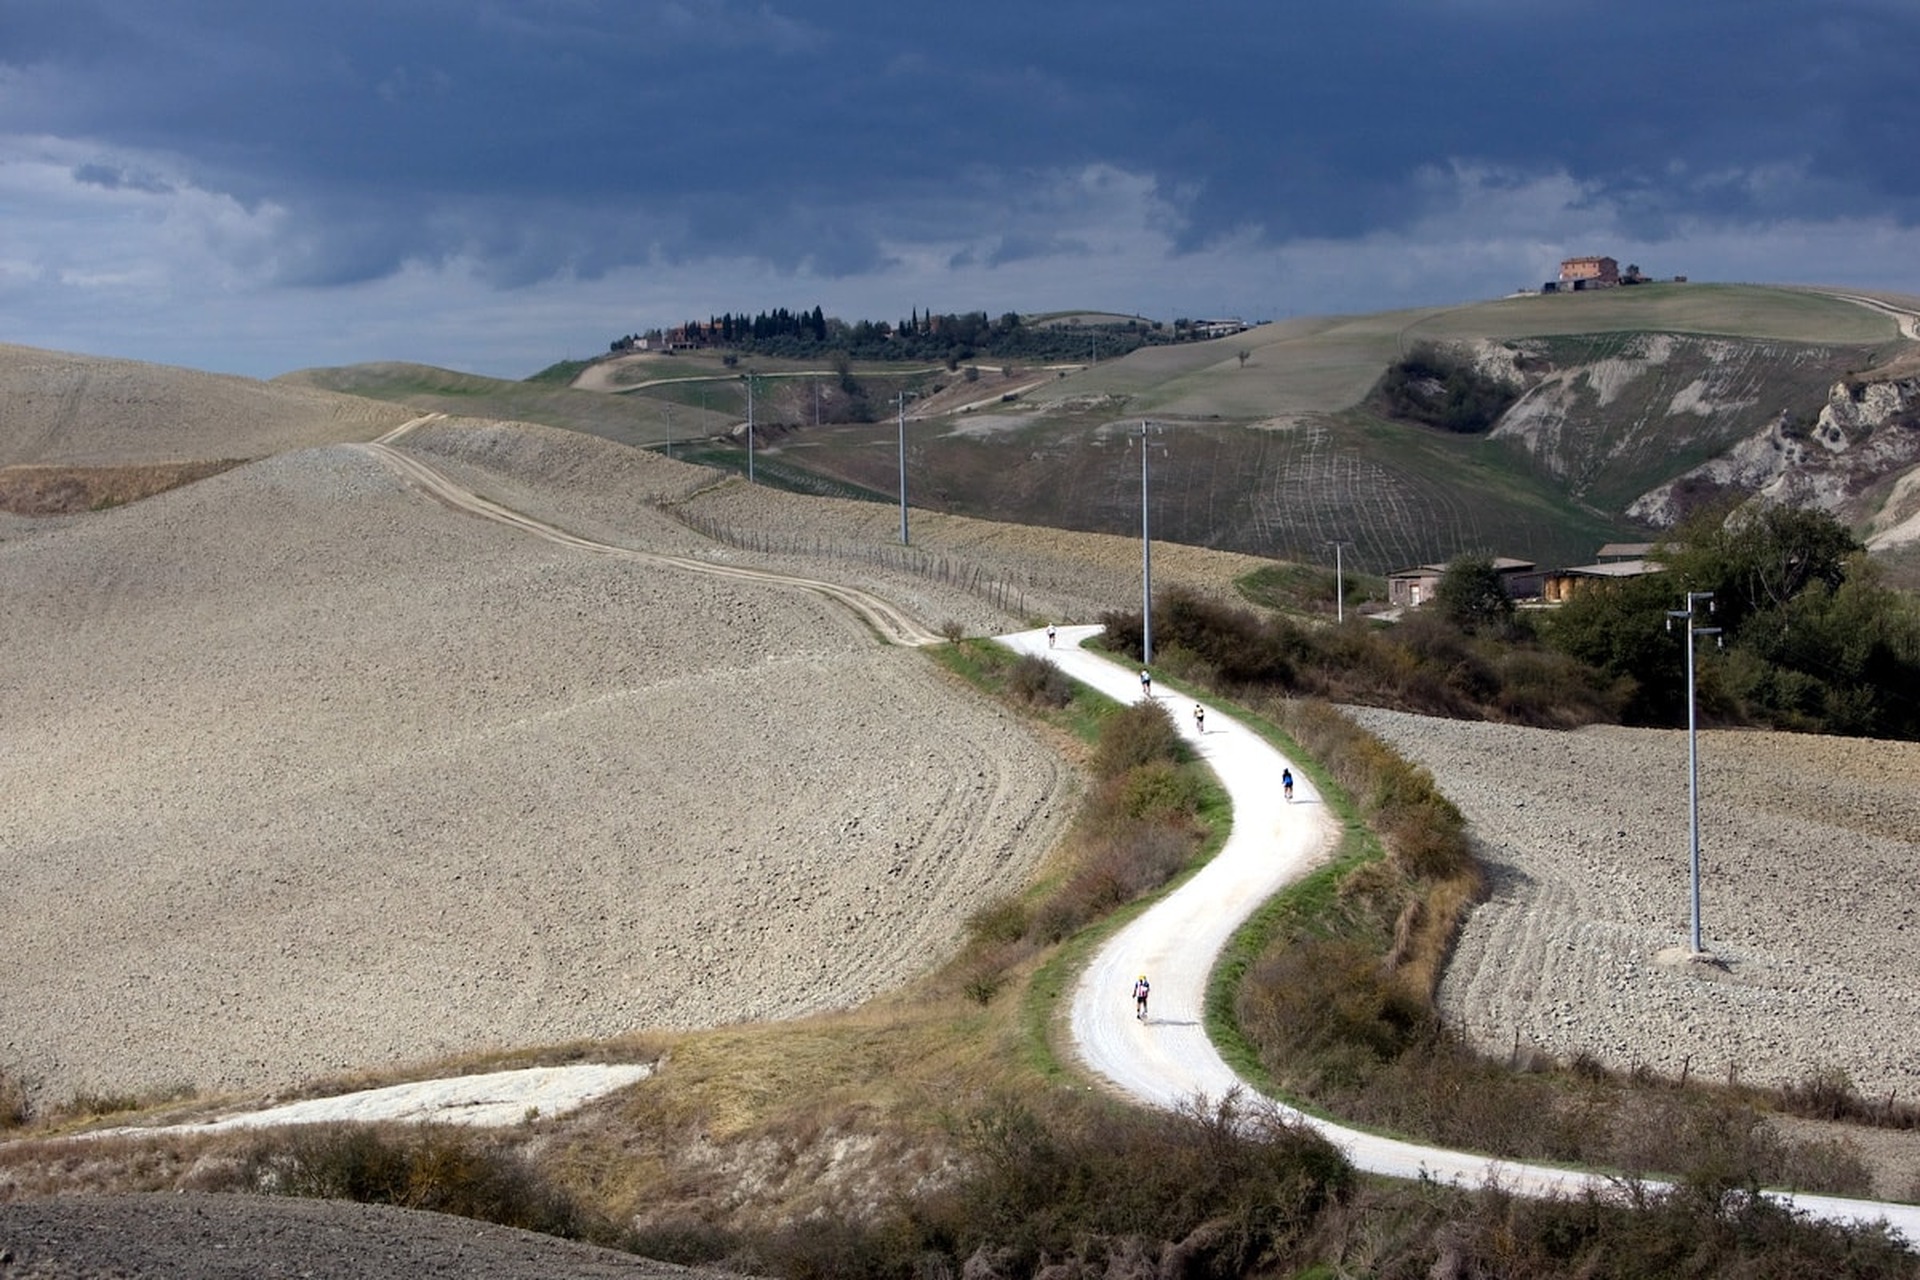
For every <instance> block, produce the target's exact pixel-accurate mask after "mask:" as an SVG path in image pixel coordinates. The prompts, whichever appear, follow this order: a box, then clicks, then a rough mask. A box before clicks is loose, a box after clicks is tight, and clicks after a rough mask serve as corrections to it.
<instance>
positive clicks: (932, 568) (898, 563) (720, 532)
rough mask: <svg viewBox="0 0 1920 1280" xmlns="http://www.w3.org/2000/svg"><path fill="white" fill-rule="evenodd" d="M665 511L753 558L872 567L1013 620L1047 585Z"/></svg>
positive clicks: (970, 565) (964, 563) (964, 564)
mask: <svg viewBox="0 0 1920 1280" xmlns="http://www.w3.org/2000/svg"><path fill="white" fill-rule="evenodd" d="M664 510H665V511H666V513H667V514H669V515H671V516H672V517H673V518H674V519H676V520H678V521H679V522H680V523H681V524H683V525H685V526H686V527H687V528H689V529H691V530H692V531H693V532H695V533H697V534H699V535H700V536H701V537H703V538H708V539H710V540H712V541H714V542H717V543H720V544H721V545H722V546H728V547H734V548H736V549H738V550H741V551H750V552H753V553H755V554H756V555H766V556H799V557H811V558H814V559H825V560H840V561H846V562H850V563H860V564H867V565H873V566H876V567H879V568H882V569H886V570H890V571H893V572H896V573H904V574H909V575H911V576H913V577H917V578H922V579H925V580H926V581H929V582H938V583H940V584H941V585H943V586H947V587H953V588H955V589H957V590H960V591H964V592H967V593H968V594H970V595H974V596H977V597H979V598H980V599H981V600H984V601H985V602H987V603H988V604H990V605H992V606H993V607H995V608H996V609H999V610H1000V611H1002V612H1003V613H1008V614H1011V615H1013V616H1014V617H1024V616H1025V615H1026V611H1027V592H1028V591H1029V590H1034V589H1038V588H1042V587H1044V586H1046V585H1047V584H1045V583H1043V582H1041V581H1040V580H1039V577H1038V575H1034V574H1028V575H1026V580H1025V581H1020V580H1018V578H1017V576H1015V575H1009V574H1006V573H1005V572H1004V571H1002V570H996V569H994V568H991V567H989V566H987V565H985V564H982V563H980V562H979V561H976V560H968V559H965V558H963V557H960V556H955V555H950V554H948V553H946V552H937V551H927V550H923V549H921V548H919V547H915V546H911V545H908V546H898V545H893V544H889V543H880V542H861V541H856V540H853V539H848V538H836V537H831V536H822V535H821V534H819V533H805V532H787V531H782V530H775V529H760V528H738V527H735V526H733V525H729V524H724V523H722V522H721V521H719V520H717V519H715V518H714V517H712V516H710V515H707V514H705V513H702V512H695V511H689V510H687V509H686V508H685V507H683V506H678V505H675V506H669V507H666V508H664Z"/></svg>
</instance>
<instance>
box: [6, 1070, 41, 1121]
mask: <svg viewBox="0 0 1920 1280" xmlns="http://www.w3.org/2000/svg"><path fill="white" fill-rule="evenodd" d="M32 1118H33V1097H32V1094H31V1093H30V1092H29V1091H28V1089H27V1082H26V1081H25V1080H23V1079H21V1078H20V1077H19V1076H17V1075H15V1074H14V1073H12V1072H10V1071H0V1129H18V1128H20V1127H21V1126H22V1125H24V1124H26V1123H27V1121H29V1120H31V1119H32Z"/></svg>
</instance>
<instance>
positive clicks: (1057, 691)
mask: <svg viewBox="0 0 1920 1280" xmlns="http://www.w3.org/2000/svg"><path fill="white" fill-rule="evenodd" d="M1007 692H1008V693H1009V694H1011V695H1012V696H1013V697H1015V698H1017V699H1019V700H1020V701H1021V702H1024V703H1026V704H1028V705H1029V706H1038V707H1055V708H1058V707H1064V706H1066V705H1067V704H1068V703H1069V702H1072V701H1073V681H1072V680H1069V679H1068V678H1067V673H1066V672H1064V671H1062V670H1061V669H1060V668H1059V667H1057V666H1055V665H1054V664H1053V663H1052V662H1050V661H1049V660H1047V659H1046V658H1043V657H1041V656H1039V655H1038V654H1033V653H1023V654H1021V655H1020V657H1018V658H1017V659H1015V660H1014V663H1013V665H1012V666H1011V667H1009V668H1008V669H1007Z"/></svg>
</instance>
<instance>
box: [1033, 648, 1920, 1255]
mask: <svg viewBox="0 0 1920 1280" xmlns="http://www.w3.org/2000/svg"><path fill="white" fill-rule="evenodd" d="M1099 630H1100V628H1098V627H1087V626H1076V627H1061V628H1059V629H1058V638H1057V640H1056V641H1055V643H1054V645H1053V646H1052V647H1051V648H1049V646H1048V643H1047V634H1046V632H1045V631H1044V630H1041V631H1026V632H1021V633H1020V634H1018V635H1010V636H1002V637H1000V642H1001V643H1002V644H1004V645H1006V646H1007V647H1008V648H1010V649H1013V650H1015V651H1016V652H1019V653H1031V654H1037V655H1039V656H1041V657H1044V658H1049V659H1051V660H1052V661H1053V662H1054V663H1055V665H1057V666H1058V667H1059V668H1060V669H1061V670H1062V671H1064V672H1065V673H1066V674H1067V675H1069V676H1071V677H1072V678H1073V679H1075V680H1078V681H1080V682H1081V683H1083V684H1085V685H1088V686H1089V687H1091V688H1093V689H1095V690H1097V691H1098V692H1100V693H1102V694H1105V695H1106V696H1107V697H1110V698H1112V699H1114V700H1115V701H1117V702H1123V703H1125V702H1132V701H1135V700H1136V699H1138V698H1140V697H1141V696H1142V690H1141V684H1140V673H1139V670H1138V669H1137V668H1128V667H1123V666H1121V665H1119V664H1118V663H1115V662H1112V661H1110V660H1108V659H1107V658H1104V657H1102V656H1100V655H1099V654H1096V653H1094V652H1092V651H1091V650H1088V649H1085V648H1082V647H1081V645H1082V643H1083V642H1084V641H1086V640H1087V639H1089V638H1090V637H1092V636H1093V635H1095V634H1096V633H1098V632H1099ZM1151 696H1152V697H1153V698H1154V699H1155V700H1156V701H1159V702H1160V703H1162V704H1163V705H1164V706H1166V707H1167V709H1168V711H1169V712H1171V713H1172V715H1173V722H1174V726H1175V727H1176V728H1177V729H1178V730H1179V731H1180V734H1181V736H1182V737H1183V738H1185V739H1186V740H1187V741H1188V742H1189V743H1190V744H1192V746H1193V747H1194V749H1195V751H1196V752H1197V754H1198V755H1199V757H1200V758H1201V759H1202V760H1204V761H1205V762H1206V763H1207V764H1208V766H1210V767H1211V768H1212V769H1213V771H1214V773H1215V774H1216V775H1218V777H1219V779H1220V783H1221V785H1222V786H1223V787H1224V788H1225V789H1226V791H1227V794H1228V795H1229V797H1231V799H1232V801H1233V829H1232V831H1231V833H1230V834H1229V835H1228V837H1227V841H1226V844H1225V845H1224V846H1222V848H1221V850H1220V852H1219V853H1218V854H1217V855H1215V856H1214V858H1213V859H1212V861H1210V862H1208V863H1207V865H1206V866H1205V867H1202V868H1201V869H1200V870H1199V871H1198V872H1197V873H1196V874H1195V875H1194V876H1193V877H1192V878H1190V879H1189V880H1187V881H1186V883H1184V884H1182V885H1181V886H1180V887H1179V888H1177V889H1175V890H1174V891H1173V892H1172V893H1169V894H1168V895H1167V896H1166V897H1164V898H1162V899H1161V900H1160V901H1159V902H1156V903H1154V904H1153V905H1152V906H1151V907H1149V908H1148V909H1147V910H1146V911H1144V912H1142V913H1141V914H1140V915H1139V916H1137V917H1136V918H1135V919H1134V920H1133V921H1132V922H1131V923H1130V924H1128V925H1127V926H1126V927H1125V928H1123V929H1121V930H1120V931H1119V932H1118V933H1116V934H1114V935H1113V937H1112V938H1110V939H1109V940H1108V941H1107V942H1106V944H1105V945H1104V946H1102V947H1101V948H1100V950H1099V951H1098V952H1097V953H1096V954H1095V955H1094V957H1093V960H1092V962H1091V963H1090V964H1089V965H1088V966H1087V969H1086V971H1085V972H1084V973H1083V974H1082V975H1081V977H1080V981H1079V983H1078V985H1077V986H1076V987H1075V989H1074V993H1073V1004H1072V1011H1071V1020H1072V1028H1073V1039H1074V1044H1075V1047H1076V1048H1077V1049H1078V1050H1079V1052H1080V1055H1081V1057H1082V1058H1083V1059H1084V1061H1085V1062H1086V1065H1087V1066H1088V1067H1089V1068H1090V1069H1091V1070H1092V1071H1093V1072H1094V1073H1095V1074H1096V1075H1099V1076H1101V1077H1103V1078H1104V1079H1106V1080H1107V1081H1109V1082H1111V1083H1112V1084H1113V1085H1115V1086H1116V1087H1118V1088H1119V1089H1120V1090H1122V1091H1123V1092H1125V1093H1127V1094H1129V1095H1131V1096H1132V1097H1135V1098H1138V1099H1140V1100H1141V1101H1143V1102H1147V1103H1149V1104H1151V1105H1153V1106H1157V1107H1163V1108H1173V1107H1175V1106H1178V1105H1180V1104H1182V1103H1185V1102H1189V1101H1192V1100H1194V1099H1196V1098H1198V1099H1202V1100H1208V1099H1211V1100H1218V1099H1221V1098H1224V1097H1225V1096H1226V1095H1227V1094H1228V1093H1229V1092H1230V1091H1232V1090H1235V1089H1238V1090H1241V1091H1243V1092H1247V1093H1256V1094H1257V1093H1258V1090H1256V1089H1254V1087H1253V1086H1252V1085H1251V1084H1249V1083H1247V1082H1246V1081H1244V1080H1242V1079H1240V1077H1238V1076H1237V1075H1235V1074H1234V1072H1233V1070H1232V1068H1230V1067H1229V1066H1228V1065H1227V1064H1226V1062H1225V1060H1224V1059H1222V1058H1221V1057H1220V1054H1219V1052H1218V1051H1217V1050H1216V1049H1215V1048H1214V1047H1213V1042H1212V1041H1210V1040H1209V1039H1208V1038H1207V1034H1206V1028H1205V1026H1204V1025H1203V1023H1204V1019H1203V1016H1202V1012H1203V1007H1204V1001H1205V998H1206V989H1207V977H1208V974H1209V973H1210V972H1211V971H1212V969H1213V966H1214V964H1215V962H1216V961H1217V960H1218V959H1219V956H1220V953H1221V951H1222V949H1223V948H1224V947H1225V946H1226V943H1227V941H1228V939H1229V938H1230V937H1231V935H1232V934H1233V931H1234V930H1236V929H1238V928H1239V927H1240V926H1241V925H1242V924H1244V923H1245V922H1246V921H1247V919H1248V918H1249V917H1251V916H1252V915H1253V913H1254V912H1255V911H1256V910H1258V909H1259V907H1260V906H1261V905H1262V904H1263V903H1265V902H1266V901H1267V900H1268V899H1269V898H1271V897H1272V896H1273V895H1274V894H1275V893H1277V892H1278V891H1279V890H1280V889H1282V888H1284V887H1285V886H1286V885H1288V884H1290V883H1292V882H1293V881H1295V880H1297V879H1299V878H1300V877H1301V876H1302V875H1304V874H1305V873H1306V872H1307V871H1308V870H1309V869H1310V868H1311V867H1312V866H1314V865H1315V864H1316V863H1317V862H1319V861H1320V860H1321V859H1322V858H1324V857H1325V856H1326V855H1327V854H1328V853H1329V852H1330V851H1331V849H1332V848H1333V845H1334V842H1335V840H1336V839H1337V838H1338V834H1339V827H1338V824H1337V823H1336V822H1335V821H1334V819H1333V816H1332V815H1331V814H1330V813H1329V811H1328V809H1327V807H1326V805H1325V804H1323V803H1322V802H1321V798H1320V795H1319V793H1318V792H1317V791H1315V789H1314V787H1313V785H1312V783H1311V782H1309V781H1308V780H1307V779H1306V778H1304V777H1303V776H1301V774H1300V771H1299V770H1298V769H1295V771H1294V778H1295V781H1294V798H1293V800H1292V802H1291V803H1289V802H1288V801H1287V800H1286V799H1285V798H1284V797H1283V796H1282V794H1281V789H1280V773H1281V770H1283V769H1286V768H1289V767H1291V766H1292V763H1293V762H1291V761H1289V760H1287V759H1286V758H1285V757H1284V756H1282V755H1281V754H1280V753H1279V752H1278V751H1276V750H1274V749H1273V747H1271V746H1270V745H1268V743H1267V742H1266V740H1265V739H1264V738H1261V737H1260V736H1259V735H1258V734H1256V733H1254V732H1253V731H1252V730H1250V729H1248V728H1247V727H1246V726H1245V725H1243V724H1241V723H1240V722H1238V721H1236V720H1234V719H1233V718H1232V717H1230V716H1228V715H1227V714H1226V713H1224V712H1222V711H1220V710H1219V709H1218V708H1216V707H1213V706H1211V705H1209V706H1208V707H1207V715H1206V731H1205V732H1204V733H1201V732H1200V731H1199V727H1198V726H1197V725H1196V724H1195V722H1194V718H1193V714H1192V712H1193V702H1192V700H1190V699H1187V698H1185V697H1182V696H1179V695H1174V694H1170V693H1168V692H1166V691H1164V690H1155V691H1154V692H1153V694H1152V695H1151ZM1141 974H1145V975H1146V976H1147V978H1148V980H1149V982H1150V983H1151V985H1152V988H1153V995H1152V999H1151V1001H1150V1002H1149V1016H1148V1017H1147V1020H1146V1021H1145V1022H1141V1021H1139V1020H1138V1019H1136V1018H1135V1017H1134V1009H1133V994H1132V993H1133V982H1134V979H1135V978H1137V977H1139V976H1140V975H1141ZM1276 1105H1277V1104H1276ZM1280 1110H1281V1112H1282V1113H1283V1114H1285V1115H1287V1116H1290V1117H1291V1118H1293V1119H1295V1120H1298V1121H1299V1122H1301V1123H1303V1124H1306V1125H1308V1126H1310V1127H1311V1128H1313V1129H1314V1130H1316V1131H1318V1132H1319V1133H1320V1134H1321V1135H1322V1136H1323V1137H1325V1138H1326V1139H1327V1140H1328V1141H1330V1142H1332V1143H1333V1144H1334V1145H1335V1146H1336V1147H1339V1148H1340V1149H1341V1151H1343V1152H1344V1153H1345V1155H1346V1157H1347V1159H1348V1160H1349V1161H1351V1162H1352V1163H1353V1165H1354V1167H1355V1168H1358V1169H1361V1170H1363V1171H1365V1172H1367V1173H1377V1174H1385V1175H1387V1176H1389V1177H1395V1178H1423V1177H1424V1178H1433V1179H1436V1180H1438V1181H1442V1182H1449V1183H1454V1184H1457V1185H1460V1186H1466V1187H1474V1186H1480V1185H1487V1184H1497V1185H1499V1186H1500V1187H1503V1188H1505V1189H1506V1190H1509V1191H1513V1192H1516V1193H1518V1194H1522V1195H1537V1196H1548V1195H1560V1196H1577V1195H1580V1194H1582V1193H1583V1192H1585V1191H1587V1190H1594V1191H1596V1192H1598V1193H1599V1194H1600V1195H1602V1196H1611V1195H1612V1194H1613V1193H1614V1192H1615V1191H1616V1190H1617V1189H1618V1184H1617V1183H1616V1181H1615V1180H1613V1179H1610V1178H1607V1177H1605V1176H1603V1175H1600V1174H1593V1173H1584V1172H1581V1171H1578V1170H1569V1169H1556V1168H1552V1167H1549V1166H1546V1165H1535V1164H1523V1163H1517V1162H1514V1161H1508V1160H1499V1159H1494V1158H1492V1157H1489V1156H1479V1155H1471V1154H1468V1153H1466V1152H1462V1151H1446V1150H1442V1149H1440V1148H1437V1147H1426V1146H1420V1145H1418V1144H1416V1143H1412V1142H1402V1141H1400V1140H1398V1139H1394V1138H1385V1137H1381V1136H1379V1135H1377V1134H1370V1133H1362V1132H1360V1131H1359V1130H1357V1129H1349V1128H1346V1127H1345V1126H1342V1125H1338V1124H1334V1123H1332V1122H1331V1121H1327V1120H1322V1119H1320V1118H1318V1117H1315V1116H1309V1115H1306V1114H1304V1113H1302V1112H1299V1111H1296V1110H1294V1109H1293V1108H1290V1107H1284V1106H1282V1107H1281V1108H1280ZM1648 1185H1649V1186H1651V1187H1654V1188H1659V1187H1661V1185H1662V1184H1658V1183H1651V1184H1648ZM1768 1194H1770V1195H1772V1196H1773V1198H1775V1199H1776V1200H1778V1201H1780V1202H1781V1203H1783V1204H1788V1205H1791V1206H1793V1207H1794V1208H1795V1209H1798V1210H1801V1211H1803V1212H1805V1213H1807V1214H1809V1215H1811V1216H1813V1217H1816V1218H1823V1219H1827V1220H1830V1221H1834V1222H1841V1223H1874V1222H1880V1221H1885V1222H1887V1223H1888V1224H1889V1225H1891V1226H1892V1227H1893V1228H1894V1229H1895V1230H1897V1231H1898V1232H1900V1234H1901V1235H1902V1236H1904V1237H1905V1238H1906V1242H1907V1244H1908V1246H1909V1247H1910V1248H1911V1247H1915V1245H1916V1244H1920V1206H1915V1205H1908V1204H1895V1203H1892V1202H1887V1201H1877V1200H1852V1199H1847V1198H1844V1197H1840V1196H1818V1195H1789V1194H1786V1193H1768Z"/></svg>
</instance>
